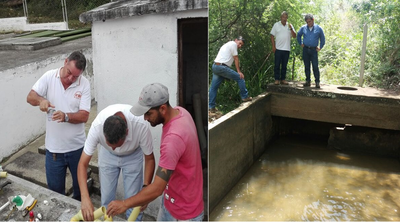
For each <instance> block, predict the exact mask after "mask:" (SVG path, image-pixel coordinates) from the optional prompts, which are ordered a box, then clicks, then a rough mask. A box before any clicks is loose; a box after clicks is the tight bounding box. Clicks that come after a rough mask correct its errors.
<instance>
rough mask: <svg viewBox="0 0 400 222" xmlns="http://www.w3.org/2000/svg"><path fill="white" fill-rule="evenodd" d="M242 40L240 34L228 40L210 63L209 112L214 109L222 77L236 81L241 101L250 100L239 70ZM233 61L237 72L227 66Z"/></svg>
mask: <svg viewBox="0 0 400 222" xmlns="http://www.w3.org/2000/svg"><path fill="white" fill-rule="evenodd" d="M244 41H245V40H244V39H243V38H242V36H239V37H237V38H236V39H235V41H229V42H227V43H225V44H224V45H223V46H222V47H221V48H220V49H219V52H218V55H217V58H215V60H214V64H213V65H212V72H213V78H212V80H211V86H210V92H209V95H208V97H209V102H208V108H209V110H210V111H211V112H215V111H216V109H215V100H216V98H217V92H218V88H219V86H220V85H221V83H222V82H223V81H224V79H232V80H235V81H236V82H237V83H238V85H239V89H240V97H241V98H242V102H247V101H251V100H252V98H251V97H249V94H248V92H247V89H246V84H245V82H244V75H243V73H242V72H241V71H240V65H239V57H238V48H239V49H240V48H242V46H243V44H244ZM233 61H235V66H236V70H237V72H235V71H234V70H232V69H231V68H229V67H230V66H231V65H232V63H233Z"/></svg>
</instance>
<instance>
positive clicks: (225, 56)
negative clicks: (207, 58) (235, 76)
mask: <svg viewBox="0 0 400 222" xmlns="http://www.w3.org/2000/svg"><path fill="white" fill-rule="evenodd" d="M237 48H238V47H237V44H236V42H235V41H229V42H227V43H225V44H224V45H223V46H222V47H221V48H220V49H219V51H218V55H217V58H215V60H214V62H218V63H224V64H226V65H227V66H231V65H232V63H233V61H234V59H233V56H237V55H238V51H237Z"/></svg>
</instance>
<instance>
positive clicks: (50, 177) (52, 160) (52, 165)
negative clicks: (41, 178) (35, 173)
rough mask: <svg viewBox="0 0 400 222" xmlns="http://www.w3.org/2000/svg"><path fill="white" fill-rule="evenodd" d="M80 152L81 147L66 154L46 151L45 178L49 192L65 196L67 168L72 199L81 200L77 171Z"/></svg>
mask: <svg viewBox="0 0 400 222" xmlns="http://www.w3.org/2000/svg"><path fill="white" fill-rule="evenodd" d="M82 150H83V147H82V148H80V149H78V150H75V151H71V152H68V153H52V152H50V151H48V150H46V164H45V165H46V178H47V186H48V188H49V189H50V190H53V191H55V192H57V193H60V194H63V195H65V177H66V175H67V168H69V171H70V172H71V176H72V186H73V189H74V194H73V196H72V198H74V199H76V200H79V201H80V200H81V191H80V190H79V183H78V175H77V171H78V163H79V160H80V158H81V154H82Z"/></svg>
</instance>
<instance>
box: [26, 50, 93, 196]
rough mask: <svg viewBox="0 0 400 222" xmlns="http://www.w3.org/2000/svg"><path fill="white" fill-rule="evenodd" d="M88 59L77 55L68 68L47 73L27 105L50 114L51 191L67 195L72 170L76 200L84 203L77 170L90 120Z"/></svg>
mask: <svg viewBox="0 0 400 222" xmlns="http://www.w3.org/2000/svg"><path fill="white" fill-rule="evenodd" d="M85 67H86V58H85V56H84V55H83V54H82V53H80V52H78V51H75V52H73V53H71V55H69V56H68V58H66V59H65V61H64V66H63V67H61V68H58V69H53V70H50V71H47V72H46V73H45V74H43V76H42V77H40V78H39V80H38V81H37V82H36V83H35V85H33V87H32V90H31V91H30V92H29V94H28V96H27V102H28V103H29V104H31V105H32V106H39V109H40V110H41V111H42V112H44V113H47V114H46V119H47V121H46V140H45V146H46V164H45V165H46V179H47V186H48V188H49V189H50V190H53V191H55V192H58V193H61V194H64V195H65V176H66V173H67V168H69V170H70V172H71V176H72V181H73V190H74V193H73V198H74V199H77V200H80V196H81V195H80V191H79V185H78V180H77V174H76V171H77V167H78V162H79V158H80V156H81V153H82V149H83V144H84V143H85V138H86V135H85V122H86V121H87V120H88V118H89V112H90V104H91V96H90V83H89V81H88V80H87V79H86V78H85V77H84V76H83V75H82V73H83V71H84V70H85Z"/></svg>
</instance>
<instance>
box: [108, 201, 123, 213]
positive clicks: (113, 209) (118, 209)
mask: <svg viewBox="0 0 400 222" xmlns="http://www.w3.org/2000/svg"><path fill="white" fill-rule="evenodd" d="M127 209H128V208H127V207H126V206H125V202H124V201H120V200H113V201H111V203H109V204H108V206H107V215H108V216H111V217H114V216H115V215H118V214H122V213H124V212H125V211H126V210H127Z"/></svg>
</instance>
